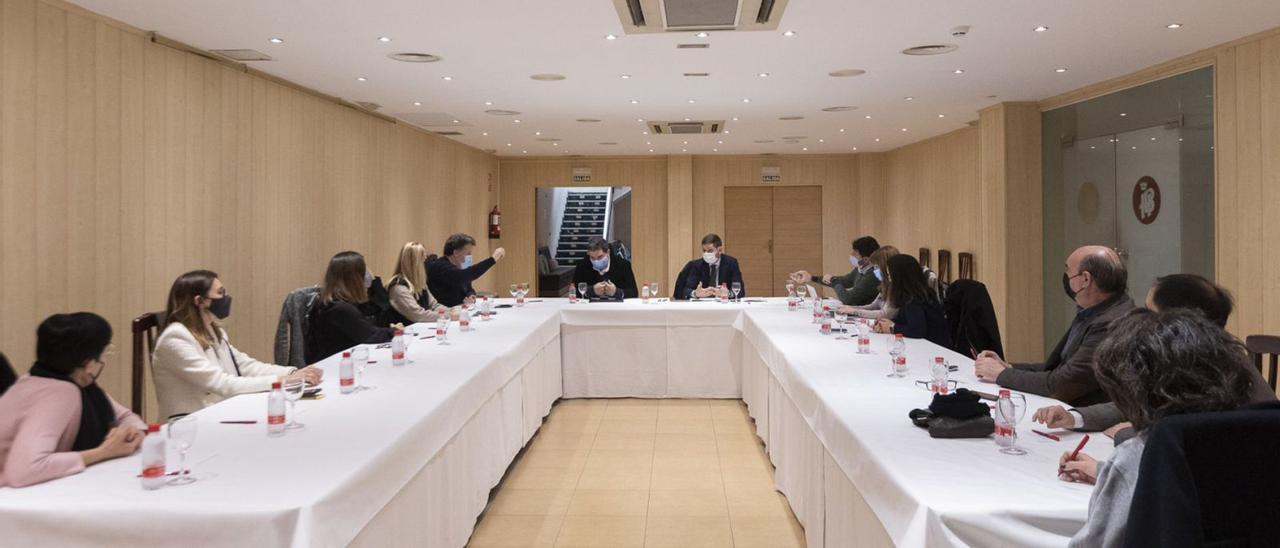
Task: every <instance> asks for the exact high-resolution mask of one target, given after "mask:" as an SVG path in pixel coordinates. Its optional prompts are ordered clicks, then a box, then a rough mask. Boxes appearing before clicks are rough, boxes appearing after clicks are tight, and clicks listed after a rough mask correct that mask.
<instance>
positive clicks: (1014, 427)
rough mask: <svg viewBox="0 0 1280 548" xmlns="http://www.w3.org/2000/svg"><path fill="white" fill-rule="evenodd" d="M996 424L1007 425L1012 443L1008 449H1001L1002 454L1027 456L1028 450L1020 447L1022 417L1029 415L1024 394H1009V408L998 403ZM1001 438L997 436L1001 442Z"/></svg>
mask: <svg viewBox="0 0 1280 548" xmlns="http://www.w3.org/2000/svg"><path fill="white" fill-rule="evenodd" d="M995 407H996V424H1001V423H1003V424H1005V425H1007V427H1008V429H1009V437H1010V438H1011V443H1009V444H1008V446H1006V447H1001V448H1000V452H1001V453H1004V454H1006V455H1025V454H1027V450H1026V449H1023V448H1021V447H1018V423H1020V422H1022V416H1023V415H1025V414H1026V413H1027V397H1026V396H1025V395H1022V394H1009V407H1011V408H1012V409H1005V408H1004V406H1003V402H1000V401H997V402H996V406H995ZM999 438H1000V436H996V439H997V441H999Z"/></svg>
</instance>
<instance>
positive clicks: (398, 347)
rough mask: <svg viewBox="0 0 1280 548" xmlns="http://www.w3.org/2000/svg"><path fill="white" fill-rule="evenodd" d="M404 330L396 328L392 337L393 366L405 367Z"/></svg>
mask: <svg viewBox="0 0 1280 548" xmlns="http://www.w3.org/2000/svg"><path fill="white" fill-rule="evenodd" d="M404 362H405V360H404V330H403V329H400V328H398V327H397V328H396V331H395V335H394V336H393V337H391V365H404Z"/></svg>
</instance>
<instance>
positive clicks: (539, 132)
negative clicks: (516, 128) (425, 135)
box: [453, 120, 542, 135]
mask: <svg viewBox="0 0 1280 548" xmlns="http://www.w3.org/2000/svg"><path fill="white" fill-rule="evenodd" d="M453 122H454V123H455V124H456V123H458V121H457V120H454V121H453ZM533 134H534V135H542V132H541V131H535V132H533Z"/></svg>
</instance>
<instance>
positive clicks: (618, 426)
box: [599, 419, 658, 434]
mask: <svg viewBox="0 0 1280 548" xmlns="http://www.w3.org/2000/svg"><path fill="white" fill-rule="evenodd" d="M599 431H600V432H624V433H635V434H653V433H655V432H657V431H658V422H657V421H655V420H653V419H642V420H613V419H610V420H604V421H601V422H600V430H599Z"/></svg>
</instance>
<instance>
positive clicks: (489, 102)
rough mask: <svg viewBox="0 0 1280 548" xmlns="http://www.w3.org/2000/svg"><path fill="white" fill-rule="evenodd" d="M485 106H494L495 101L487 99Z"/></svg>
mask: <svg viewBox="0 0 1280 548" xmlns="http://www.w3.org/2000/svg"><path fill="white" fill-rule="evenodd" d="M484 106H486V107H491V106H493V101H485V102H484Z"/></svg>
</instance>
